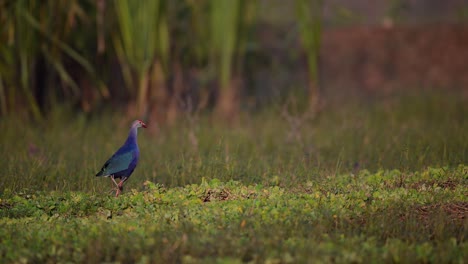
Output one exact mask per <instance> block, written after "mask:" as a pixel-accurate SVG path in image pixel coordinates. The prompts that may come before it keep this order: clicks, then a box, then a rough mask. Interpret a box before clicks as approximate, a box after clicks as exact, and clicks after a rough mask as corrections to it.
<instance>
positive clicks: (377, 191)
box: [0, 94, 468, 263]
mask: <svg viewBox="0 0 468 264" xmlns="http://www.w3.org/2000/svg"><path fill="white" fill-rule="evenodd" d="M297 112H298V111H295V110H294V107H290V110H289V111H287V113H286V112H284V108H277V109H270V110H268V111H264V112H257V113H255V114H251V115H247V114H244V115H243V116H241V117H240V119H239V122H238V123H237V124H236V125H232V126H226V125H220V124H217V123H214V122H213V121H212V120H211V119H209V118H208V117H204V116H199V117H197V116H191V117H188V118H186V119H184V121H183V122H182V123H181V124H179V125H177V126H174V127H163V126H159V127H157V128H156V127H155V126H154V124H149V125H150V126H152V128H151V129H147V130H140V132H139V144H140V150H141V155H142V156H141V160H140V164H139V166H138V168H137V169H136V171H135V173H134V174H133V175H132V177H131V178H130V180H129V181H128V184H127V185H126V188H125V190H124V193H123V194H122V195H121V196H120V197H118V198H114V197H111V196H110V195H109V194H108V193H107V191H108V190H109V189H110V187H111V184H110V180H109V179H107V178H96V177H94V175H95V174H96V172H97V171H98V170H99V169H100V167H101V165H102V164H103V162H104V161H105V160H106V159H107V158H108V157H109V155H111V154H112V153H113V151H115V150H116V149H117V148H118V147H119V146H120V145H121V144H122V143H123V141H124V139H125V137H126V135H127V132H128V126H129V124H130V122H131V120H122V119H121V115H118V114H116V113H114V114H102V115H101V116H100V117H97V116H93V117H87V116H85V115H83V114H70V111H67V109H64V110H63V111H60V112H59V111H57V112H55V113H53V114H51V115H50V116H49V117H48V119H47V120H46V121H44V122H43V123H41V124H34V123H27V122H25V121H23V120H20V119H15V118H14V117H7V118H3V119H1V120H0V131H1V137H0V146H1V148H0V155H1V156H0V157H1V159H0V167H1V168H2V175H1V177H0V242H1V243H0V259H1V261H0V262H5V263H10V262H16V263H37V262H51V263H55V262H81V263H93V262H94V263H95V262H122V263H134V262H139V263H171V262H174V263H180V262H182V263H211V262H214V263H219V262H221V263H240V262H252V263H258V262H260V263H263V262H265V263H303V262H313V263H320V262H322V263H330V262H335V263H343V262H344V263H349V262H352V263H362V262H372V263H382V262H387V263H395V262H401V263H415V262H420V263H448V262H451V263H465V262H467V261H468V253H467V252H468V243H467V241H466V237H467V235H468V220H467V216H468V198H467V196H468V118H467V116H468V103H467V99H464V98H463V97H461V96H457V95H441V94H436V95H434V94H431V95H427V96H399V97H392V98H387V99H384V100H383V99H382V100H377V101H372V102H366V101H363V100H361V101H357V100H355V101H351V102H347V103H342V104H338V103H333V104H329V105H327V106H326V107H325V108H324V110H323V111H322V112H321V113H320V115H318V116H317V117H315V118H313V119H305V118H301V117H302V115H301V114H299V113H297Z"/></svg>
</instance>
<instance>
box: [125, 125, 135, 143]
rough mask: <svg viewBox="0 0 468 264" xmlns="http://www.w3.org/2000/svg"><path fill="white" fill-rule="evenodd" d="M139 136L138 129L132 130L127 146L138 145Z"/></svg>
mask: <svg viewBox="0 0 468 264" xmlns="http://www.w3.org/2000/svg"><path fill="white" fill-rule="evenodd" d="M137 134H138V129H136V128H132V129H130V132H129V133H128V138H127V141H125V144H132V143H134V144H136V143H137Z"/></svg>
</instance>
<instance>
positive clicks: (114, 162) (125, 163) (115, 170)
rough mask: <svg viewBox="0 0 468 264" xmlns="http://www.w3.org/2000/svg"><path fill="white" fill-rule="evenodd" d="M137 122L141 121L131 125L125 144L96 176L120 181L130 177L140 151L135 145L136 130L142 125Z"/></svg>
mask: <svg viewBox="0 0 468 264" xmlns="http://www.w3.org/2000/svg"><path fill="white" fill-rule="evenodd" d="M138 122H141V121H135V122H134V123H133V125H132V127H131V129H130V133H129V135H128V138H127V140H126V141H125V143H124V144H123V145H122V146H121V147H120V148H119V149H118V150H117V151H116V152H115V153H114V155H112V157H110V158H109V160H107V161H106V163H105V164H104V166H103V167H102V169H101V170H100V171H99V172H98V173H97V174H96V176H113V177H114V178H121V179H125V178H128V177H130V175H131V174H132V173H133V171H134V170H135V168H136V166H137V164H138V159H139V158H140V150H139V149H138V144H137V129H138V127H141V126H142V125H141V124H140V123H138Z"/></svg>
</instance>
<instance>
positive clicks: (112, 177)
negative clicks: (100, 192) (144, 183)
mask: <svg viewBox="0 0 468 264" xmlns="http://www.w3.org/2000/svg"><path fill="white" fill-rule="evenodd" d="M111 179H112V181H113V182H114V183H115V186H117V187H119V185H118V184H117V182H116V181H115V179H114V175H112V176H111Z"/></svg>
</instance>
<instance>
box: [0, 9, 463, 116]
mask: <svg viewBox="0 0 468 264" xmlns="http://www.w3.org/2000/svg"><path fill="white" fill-rule="evenodd" d="M467 22H468V2H467V1H464V0H447V1H439V0H407V1H404V0H388V1H367V0H328V1H324V0H294V1H282V0H174V1H163V0H139V1H134V0H119V1H108V0H69V1H35V0H14V1H13V0H0V23H1V25H2V26H1V28H0V116H7V115H15V116H22V117H26V118H32V119H35V120H42V119H44V118H47V116H48V114H49V113H50V112H51V111H53V110H54V109H55V108H56V107H57V106H60V105H64V104H65V105H69V106H71V107H72V109H73V111H78V112H83V113H87V114H90V115H92V114H95V113H99V112H102V111H105V110H106V109H118V111H119V112H123V113H125V116H127V117H128V118H135V117H139V118H142V119H145V120H147V121H148V122H151V121H157V122H159V123H161V124H165V123H173V122H176V121H177V120H178V119H179V118H180V116H181V115H183V114H184V113H193V112H206V113H207V114H209V115H215V116H219V117H221V118H222V119H221V120H228V121H231V120H236V119H237V117H238V115H239V113H241V112H249V113H250V112H251V111H258V110H261V109H265V108H268V107H270V106H279V105H283V104H285V103H287V101H288V100H289V99H290V98H291V97H294V98H296V99H295V100H297V101H299V103H298V104H301V105H302V106H304V107H303V108H304V109H307V111H311V112H312V113H318V112H320V111H321V110H322V109H323V107H324V106H326V105H327V103H328V102H332V101H339V100H348V99H349V98H351V97H359V98H370V99H372V98H379V97H382V96H383V97H385V96H388V95H391V94H395V93H401V92H405V93H406V92H410V93H413V92H415V93H416V94H418V93H419V94H420V93H425V92H427V91H434V90H437V91H441V92H442V93H445V92H447V91H455V92H456V93H457V94H458V93H459V94H461V95H462V97H464V98H466V94H467V93H466V91H467V88H468V63H467V62H468V48H467V47H468V27H467Z"/></svg>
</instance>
